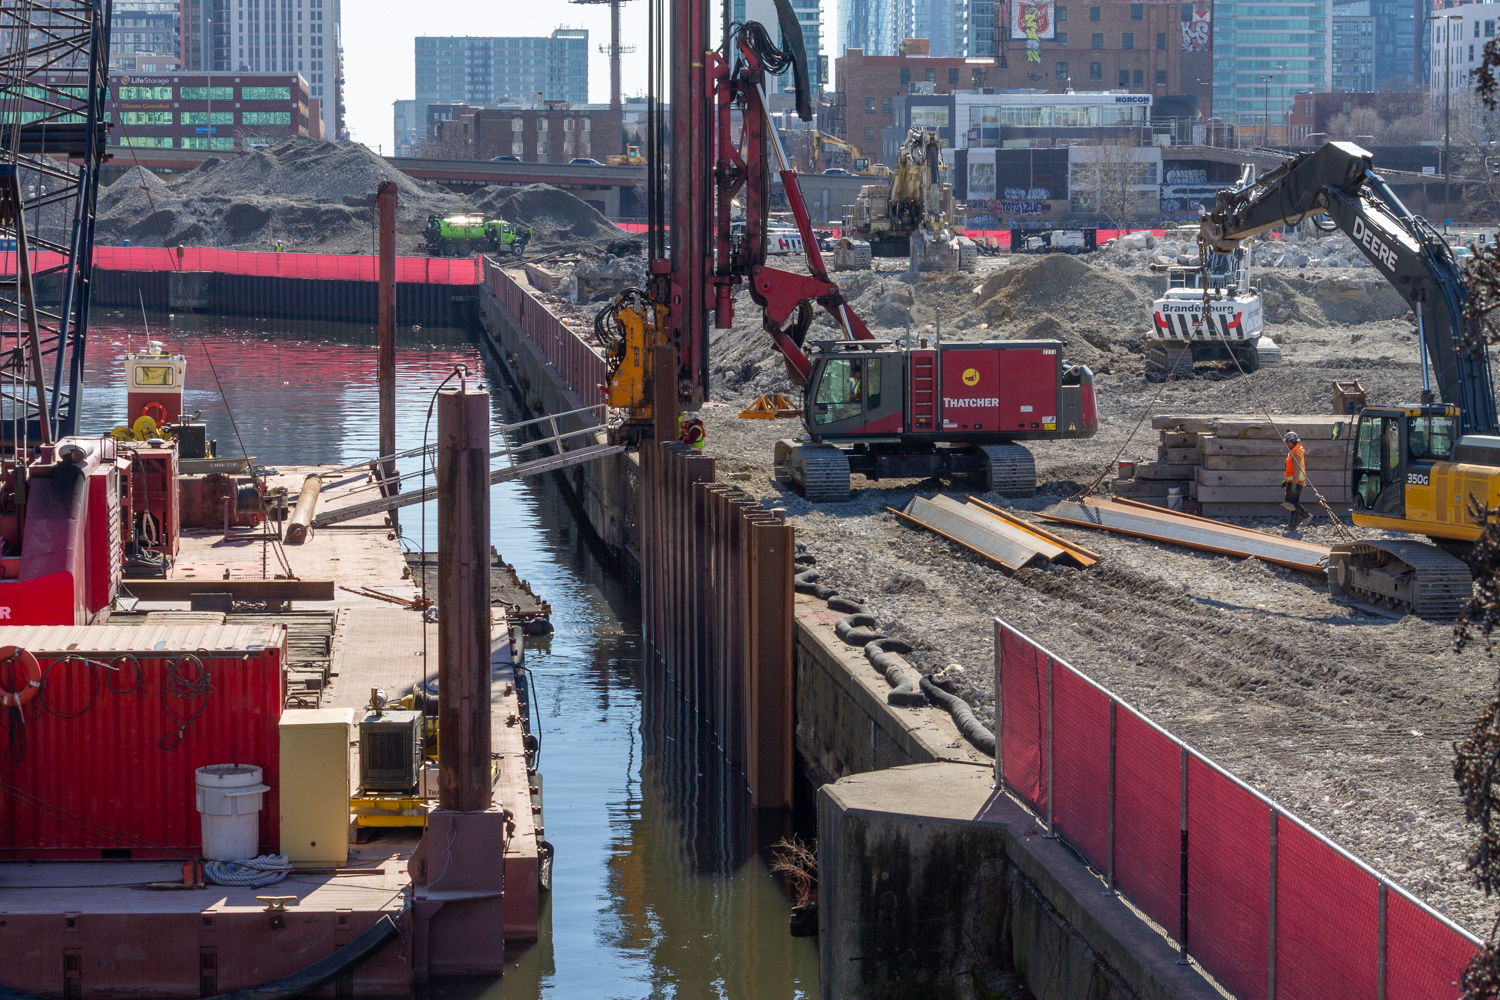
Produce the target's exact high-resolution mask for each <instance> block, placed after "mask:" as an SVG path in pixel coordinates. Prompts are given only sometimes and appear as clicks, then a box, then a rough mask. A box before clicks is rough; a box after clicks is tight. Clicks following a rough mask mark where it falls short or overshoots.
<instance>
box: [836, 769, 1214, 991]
mask: <svg viewBox="0 0 1500 1000" xmlns="http://www.w3.org/2000/svg"><path fill="white" fill-rule="evenodd" d="M991 781H992V779H991V776H990V774H989V773H987V772H986V771H984V770H983V769H981V768H977V767H972V766H965V765H961V764H948V763H933V764H917V765H910V766H905V767H898V768H893V769H890V770H885V771H879V772H875V773H871V774H861V775H854V776H851V777H847V778H844V779H842V780H841V781H839V782H837V783H836V784H833V785H825V786H823V788H822V789H821V790H820V791H819V793H818V876H819V884H818V897H819V898H818V921H819V925H818V932H819V936H820V938H821V940H820V942H819V944H820V947H819V956H820V957H819V986H820V995H821V996H822V997H824V998H825V1000H835V998H837V1000H885V998H890V1000H896V998H902V1000H905V998H908V997H923V998H949V997H952V998H976V1000H978V998H985V1000H988V998H1000V997H1005V996H1010V995H1012V993H1011V988H1012V987H1011V984H1013V983H1014V982H1015V981H1016V980H1020V981H1021V982H1023V983H1024V984H1025V985H1026V987H1027V988H1029V989H1030V990H1031V993H1032V994H1033V995H1034V996H1035V997H1036V998H1037V1000H1127V998H1136V997H1139V998H1148V1000H1167V998H1173V1000H1216V998H1221V997H1222V994H1220V993H1219V992H1218V991H1217V990H1215V989H1214V988H1213V986H1211V985H1210V984H1209V982H1208V981H1207V980H1206V979H1205V978H1204V977H1203V976H1202V975H1201V974H1200V973H1199V972H1198V971H1197V970H1196V969H1195V968H1194V967H1192V966H1183V965H1177V964H1176V958H1177V952H1176V949H1175V948H1173V947H1172V946H1171V945H1170V944H1169V943H1168V942H1167V940H1166V939H1165V938H1163V937H1162V936H1161V935H1160V934H1159V933H1157V931H1156V930H1155V929H1154V928H1152V927H1151V926H1150V925H1149V924H1148V923H1146V921H1144V920H1143V919H1141V918H1140V917H1139V916H1137V915H1136V913H1135V912H1134V911H1133V910H1131V909H1130V908H1129V906H1127V905H1126V903H1125V902H1124V901H1123V900H1122V899H1121V898H1120V897H1119V896H1117V895H1114V894H1111V893H1108V892H1106V891H1105V889H1106V887H1105V885H1104V883H1103V882H1102V881H1101V880H1100V879H1099V878H1098V877H1097V876H1095V875H1094V874H1093V873H1092V872H1090V871H1089V869H1087V868H1086V867H1084V866H1083V865H1082V864H1081V863H1079V861H1078V859H1077V857H1076V856H1075V855H1073V854H1072V853H1071V852H1070V851H1069V850H1068V849H1067V848H1066V847H1065V846H1063V845H1062V844H1061V843H1059V842H1058V841H1055V840H1048V839H1046V838H1045V837H1043V836H1042V835H1041V832H1040V830H1039V829H1038V824H1037V823H1036V821H1035V819H1034V818H1033V817H1032V816H1031V815H1030V814H1029V813H1027V812H1026V811H1024V810H1023V809H1022V808H1021V807H1020V806H1019V805H1017V804H1016V803H1015V802H1014V801H1013V800H1012V799H1010V798H1009V797H1008V796H1005V795H1002V794H999V793H997V792H996V791H995V790H994V789H993V788H992V787H991Z"/></svg>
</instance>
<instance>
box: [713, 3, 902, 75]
mask: <svg viewBox="0 0 1500 1000" xmlns="http://www.w3.org/2000/svg"><path fill="white" fill-rule="evenodd" d="M855 2H856V3H871V4H875V3H881V2H884V0H855ZM791 4H792V10H793V11H794V12H795V13H796V15H797V23H798V24H799V25H801V26H802V46H803V48H804V49H805V50H806V51H807V82H808V87H809V89H810V90H811V91H812V93H813V94H814V95H816V94H817V93H818V92H819V91H820V90H822V89H823V84H824V83H826V82H827V80H826V73H825V72H824V70H823V64H824V62H826V60H825V59H824V58H823V10H822V5H821V3H820V2H819V0H791ZM731 14H732V16H733V18H734V20H736V21H759V22H760V23H761V24H763V25H765V27H766V30H767V31H769V32H770V34H771V38H772V39H773V40H774V41H775V42H776V44H777V46H778V47H782V46H784V45H785V44H786V40H785V39H783V38H782V37H781V27H780V21H779V20H777V17H776V5H775V4H774V3H772V2H771V0H734V3H733V6H732V8H731ZM840 30H841V31H842V30H844V29H843V28H840ZM791 85H792V74H791V73H784V74H782V75H781V76H779V77H777V78H776V89H777V90H785V89H786V88H787V87H790V86H791Z"/></svg>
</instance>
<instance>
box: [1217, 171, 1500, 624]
mask: <svg viewBox="0 0 1500 1000" xmlns="http://www.w3.org/2000/svg"><path fill="white" fill-rule="evenodd" d="M1309 218H1310V219H1311V220H1312V221H1313V224H1314V225H1316V226H1317V227H1318V228H1319V229H1321V230H1322V231H1324V232H1332V231H1333V230H1334V229H1335V228H1337V229H1340V230H1342V231H1343V232H1344V233H1345V234H1346V235H1348V237H1349V238H1350V239H1351V240H1353V241H1354V245H1355V246H1357V247H1358V248H1359V250H1360V252H1361V253H1362V254H1364V256H1365V257H1366V258H1368V259H1369V261H1370V263H1371V264H1372V265H1373V266H1374V268H1375V270H1376V271H1377V272H1379V273H1380V274H1381V275H1382V276H1383V277H1384V278H1385V279H1386V280H1387V281H1388V282H1390V283H1391V285H1392V287H1394V288H1395V289H1396V290H1397V291H1398V292H1400V293H1401V295H1402V297H1403V298H1405V299H1406V301H1407V302H1409V303H1411V306H1412V309H1413V310H1414V311H1415V313H1416V320H1417V333H1418V340H1419V342H1420V351H1421V358H1422V392H1421V397H1420V402H1417V403H1401V404H1397V405H1385V406H1367V407H1365V408H1364V409H1363V410H1362V411H1361V412H1360V413H1359V416H1358V421H1357V423H1356V425H1355V428H1354V433H1353V434H1352V435H1351V436H1350V437H1349V438H1348V439H1347V440H1348V446H1349V453H1348V462H1347V465H1346V468H1347V470H1348V473H1349V487H1350V497H1351V510H1352V514H1351V516H1352V517H1353V519H1354V523H1355V524H1358V525H1360V526H1362V527H1368V528H1385V529H1389V530H1393V531H1402V532H1407V533H1410V534H1414V535H1425V536H1426V537H1427V538H1429V539H1430V540H1431V541H1432V543H1433V544H1427V543H1425V542H1421V541H1417V540H1415V539H1379V540H1369V541H1359V542H1351V543H1345V544H1340V545H1336V546H1334V548H1333V552H1332V555H1331V556H1330V558H1329V566H1328V581H1329V588H1330V590H1331V591H1332V593H1333V595H1334V596H1335V597H1340V598H1344V599H1348V600H1353V601H1358V602H1362V603H1367V604H1372V605H1375V606H1377V607H1383V608H1390V609H1393V610H1397V611H1402V612H1406V613H1415V614H1418V615H1422V616H1423V617H1434V618H1452V617H1454V616H1456V615H1457V614H1458V612H1459V611H1460V609H1461V608H1462V606H1463V603H1464V602H1465V601H1466V600H1467V599H1468V597H1469V594H1470V588H1471V576H1470V572H1469V567H1468V565H1467V564H1466V563H1465V562H1464V560H1463V558H1462V557H1463V556H1466V555H1467V554H1468V553H1469V551H1470V550H1471V549H1472V547H1473V544H1474V542H1475V541H1476V540H1477V539H1478V538H1479V536H1480V534H1481V533H1482V532H1483V530H1484V516H1483V513H1482V512H1480V513H1479V514H1478V516H1476V506H1480V505H1482V506H1483V507H1490V508H1494V507H1496V506H1500V415H1497V413H1496V409H1495V396H1494V387H1493V385H1492V384H1491V377H1490V365H1489V356H1488V352H1487V350H1486V348H1485V346H1484V337H1483V331H1482V330H1481V329H1480V328H1479V325H1478V324H1477V323H1474V322H1472V321H1469V320H1466V319H1465V317H1464V303H1465V302H1466V301H1467V299H1468V294H1469V293H1468V287H1467V284H1466V282H1465V280H1464V275H1463V272H1462V271H1461V270H1460V269H1459V266H1458V263H1457V262H1456V261H1455V260H1454V256H1453V251H1452V249H1451V248H1450V247H1449V246H1448V244H1447V242H1446V241H1445V240H1444V239H1443V238H1442V236H1440V235H1439V234H1438V233H1437V232H1436V231H1435V230H1434V229H1433V228H1432V226H1431V225H1429V224H1428V223H1427V222H1426V221H1425V220H1423V219H1422V218H1420V217H1418V216H1415V215H1413V214H1412V213H1411V212H1410V211H1408V210H1407V208H1406V206H1404V205H1403V204H1402V203H1401V201H1400V199H1398V198H1397V197H1396V195H1395V193H1394V192H1393V191H1392V190H1391V189H1390V186H1389V185H1388V184H1387V183H1386V182H1385V180H1384V179H1382V178H1381V177H1380V175H1379V174H1377V173H1376V172H1375V171H1374V169H1373V167H1372V166H1371V156H1370V153H1368V152H1367V151H1365V150H1364V149H1361V148H1360V147H1359V146H1356V145H1355V144H1353V143H1349V142H1330V143H1327V144H1325V145H1324V146H1323V147H1322V148H1321V149H1318V150H1316V151H1314V152H1311V153H1302V154H1299V155H1297V156H1295V157H1293V158H1292V159H1289V160H1288V161H1286V163H1284V164H1283V165H1282V166H1280V167H1278V168H1276V169H1275V170H1273V171H1270V172H1269V173H1267V174H1265V175H1264V176H1262V177H1261V178H1260V179H1259V180H1257V181H1254V182H1253V183H1250V184H1248V185H1246V186H1244V187H1241V188H1239V189H1237V190H1234V191H1221V192H1220V193H1219V195H1218V198H1217V200H1216V203H1215V205H1214V209H1213V211H1212V212H1210V213H1208V214H1207V215H1205V216H1204V217H1203V220H1202V224H1201V230H1200V232H1201V236H1202V239H1203V240H1204V242H1206V244H1207V246H1208V247H1209V248H1210V249H1212V250H1213V251H1215V252H1218V253H1229V252H1231V251H1233V250H1235V249H1236V248H1237V247H1238V246H1239V245H1240V243H1241V242H1243V241H1244V240H1246V239H1249V238H1250V237H1252V236H1255V235H1257V234H1260V233H1264V232H1268V231H1269V230H1272V229H1277V228H1280V227H1281V226H1285V225H1292V224H1295V223H1298V222H1301V221H1302V220H1303V219H1309ZM1434 385H1435V386H1436V388H1437V393H1438V395H1440V396H1441V400H1442V401H1441V402H1437V401H1435V399H1434V394H1433V387H1434Z"/></svg>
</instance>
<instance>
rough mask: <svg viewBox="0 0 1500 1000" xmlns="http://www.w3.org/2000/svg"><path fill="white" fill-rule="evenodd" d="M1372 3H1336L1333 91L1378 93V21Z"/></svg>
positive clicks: (1350, 0) (1337, 0) (1339, 0)
mask: <svg viewBox="0 0 1500 1000" xmlns="http://www.w3.org/2000/svg"><path fill="white" fill-rule="evenodd" d="M1370 6H1371V0H1334V4H1333V89H1334V90H1337V91H1345V92H1348V93H1361V94H1362V93H1368V92H1369V91H1372V90H1374V89H1375V17H1374V15H1373V14H1372V13H1371V12H1370Z"/></svg>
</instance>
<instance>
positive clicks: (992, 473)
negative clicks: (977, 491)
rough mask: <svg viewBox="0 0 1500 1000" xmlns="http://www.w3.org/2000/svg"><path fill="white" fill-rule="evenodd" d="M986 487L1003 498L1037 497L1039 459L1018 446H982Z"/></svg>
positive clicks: (980, 448) (980, 447)
mask: <svg viewBox="0 0 1500 1000" xmlns="http://www.w3.org/2000/svg"><path fill="white" fill-rule="evenodd" d="M979 450H980V451H982V452H984V457H985V486H986V487H987V488H988V489H989V490H990V491H992V492H994V493H998V494H1000V495H1001V496H1003V497H1029V496H1032V495H1033V494H1035V493H1036V459H1035V458H1033V457H1032V454H1031V452H1029V451H1027V450H1026V448H1024V447H1023V446H1021V445H1018V444H982V445H980V446H979Z"/></svg>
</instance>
